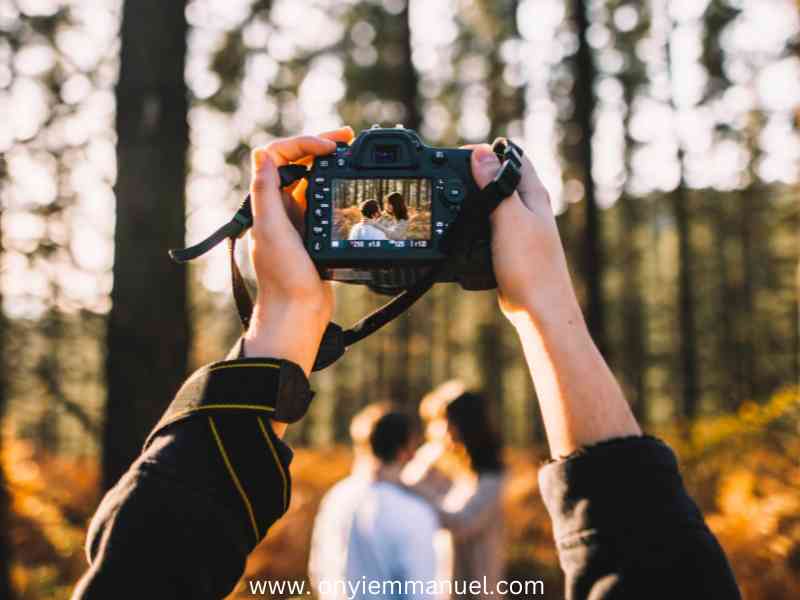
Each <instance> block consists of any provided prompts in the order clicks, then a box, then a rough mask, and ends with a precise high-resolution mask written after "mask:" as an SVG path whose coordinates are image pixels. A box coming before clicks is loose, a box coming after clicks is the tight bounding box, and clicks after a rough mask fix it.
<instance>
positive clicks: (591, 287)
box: [572, 0, 608, 354]
mask: <svg viewBox="0 0 800 600" xmlns="http://www.w3.org/2000/svg"><path fill="white" fill-rule="evenodd" d="M572 10H573V13H574V18H575V26H576V29H577V34H578V52H577V54H576V58H575V121H576V125H577V126H578V129H579V130H580V132H581V136H580V141H579V142H578V148H577V153H578V164H579V168H580V169H581V171H582V179H583V187H584V202H585V205H584V222H583V240H582V248H581V256H580V262H579V264H580V271H581V276H582V279H583V281H584V284H585V286H586V300H585V301H586V307H585V312H586V323H587V324H588V326H589V330H590V331H591V334H592V338H593V339H594V341H595V344H597V347H598V348H599V349H600V351H601V352H602V353H603V354H607V351H608V341H607V339H606V323H605V322H606V319H605V304H604V299H603V277H604V273H605V257H604V253H603V231H602V221H601V215H600V210H599V207H598V206H597V195H596V188H595V184H594V179H593V178H592V165H593V164H594V156H593V151H592V134H593V133H594V112H595V107H596V104H597V101H596V99H595V96H594V83H595V80H596V78H597V69H596V67H595V64H594V59H593V58H592V49H591V47H590V46H589V41H588V39H587V31H588V29H589V26H590V23H589V18H588V15H587V13H586V11H587V6H586V2H585V1H584V0H572Z"/></svg>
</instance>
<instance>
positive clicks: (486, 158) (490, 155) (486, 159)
mask: <svg viewBox="0 0 800 600" xmlns="http://www.w3.org/2000/svg"><path fill="white" fill-rule="evenodd" d="M478 162H479V163H493V162H498V160H497V156H495V154H494V152H486V153H485V154H483V153H482V154H480V155H479V156H478Z"/></svg>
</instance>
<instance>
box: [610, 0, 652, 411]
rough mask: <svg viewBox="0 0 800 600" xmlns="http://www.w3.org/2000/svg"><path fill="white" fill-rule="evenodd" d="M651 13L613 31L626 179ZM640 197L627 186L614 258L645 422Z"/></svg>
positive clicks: (622, 343)
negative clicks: (642, 46) (621, 63)
mask: <svg viewBox="0 0 800 600" xmlns="http://www.w3.org/2000/svg"><path fill="white" fill-rule="evenodd" d="M630 6H632V5H629V4H626V3H624V0H613V1H611V2H609V9H610V10H619V9H620V7H630ZM649 22H650V15H649V12H648V11H647V6H646V5H641V6H640V7H638V12H637V24H636V26H634V27H626V28H625V29H622V28H619V27H617V28H616V29H615V38H616V47H617V49H618V50H619V51H620V52H624V53H625V61H626V65H627V68H626V69H625V70H624V72H622V73H620V75H619V81H620V83H621V84H622V89H623V98H624V101H625V116H624V118H623V127H624V129H625V155H624V158H623V160H624V165H625V171H626V174H627V177H628V178H630V177H631V175H632V171H633V167H632V156H633V153H634V151H635V149H636V141H635V140H634V139H633V137H632V136H631V133H630V124H631V118H632V116H633V114H632V113H633V104H634V101H635V99H636V97H637V95H638V94H639V93H640V91H641V89H642V88H643V87H644V86H645V84H646V80H647V75H646V71H645V65H644V64H643V62H642V60H641V58H640V57H639V56H637V54H636V52H635V49H636V47H637V45H638V43H639V42H640V40H641V39H642V38H643V36H644V35H645V33H646V32H647V30H648V27H649ZM643 204H644V200H643V199H642V198H636V197H634V196H633V195H632V194H631V193H630V191H629V190H628V189H627V188H626V187H624V188H623V190H622V193H621V195H620V198H619V201H618V203H617V206H616V207H615V209H616V211H617V212H618V215H619V218H618V223H617V232H618V235H617V239H618V243H617V246H616V249H615V252H614V253H615V258H616V260H617V261H618V264H619V268H620V269H621V274H622V276H623V279H624V283H623V286H622V290H621V291H620V298H619V303H620V307H619V309H620V310H619V316H620V319H619V330H620V333H621V335H620V340H619V343H618V346H617V347H616V348H615V352H614V354H615V356H616V357H617V359H618V362H619V365H620V374H621V380H622V384H623V386H624V387H625V392H626V395H627V396H628V398H629V400H630V401H631V402H632V404H633V410H634V412H635V413H636V417H637V418H638V419H639V420H640V421H642V420H646V419H647V417H648V407H647V386H646V379H647V364H648V353H649V344H648V339H647V306H646V302H645V298H644V283H643V256H642V255H643V251H642V247H643V245H644V244H643V242H642V240H641V237H642V236H641V232H642V229H643V226H644V223H643V222H644V221H645V216H644V214H643V212H644V211H643V210H642V208H643V207H642V205H643Z"/></svg>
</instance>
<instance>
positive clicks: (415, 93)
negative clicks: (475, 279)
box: [378, 1, 429, 406]
mask: <svg viewBox="0 0 800 600" xmlns="http://www.w3.org/2000/svg"><path fill="white" fill-rule="evenodd" d="M409 17H410V11H409V2H408V1H406V4H405V7H404V8H403V11H402V12H401V13H400V14H399V15H398V16H397V29H398V37H399V39H398V45H399V49H400V56H401V61H400V64H399V69H398V70H399V73H398V76H399V77H398V79H399V80H400V81H401V82H402V83H401V85H400V87H399V89H398V94H397V99H398V100H399V101H400V103H401V104H402V106H403V113H404V114H403V125H405V126H406V127H407V128H408V129H413V130H414V131H418V130H419V126H420V125H421V124H422V118H421V115H420V110H419V78H418V76H417V70H416V68H415V67H414V61H413V60H412V56H411V55H412V47H411V21H410V18H409ZM378 35H379V36H380V32H379V33H378ZM379 39H380V37H379ZM418 308H419V307H418ZM418 318H420V319H421V318H422V317H421V316H419V313H417V314H414V313H410V312H406V313H405V314H403V315H402V316H401V317H400V318H399V319H398V322H397V327H396V329H395V332H394V335H395V338H396V343H395V356H394V357H393V359H394V360H395V361H396V363H395V369H394V370H393V372H392V374H391V379H390V386H389V390H390V393H391V397H392V399H393V400H394V401H395V402H398V403H400V404H408V405H411V406H415V405H416V403H417V402H418V401H419V398H418V396H419V394H420V390H418V389H416V387H415V386H414V385H413V384H412V379H414V380H415V379H416V377H415V375H416V373H413V374H412V372H411V367H412V362H413V363H414V364H415V365H428V364H429V363H428V361H426V360H424V359H423V360H422V362H420V359H422V356H421V355H420V356H417V360H416V361H412V359H411V356H412V339H413V337H414V335H415V333H416V332H415V329H416V328H415V324H417V322H418V321H417V319H418ZM419 322H421V321H419ZM419 333H420V335H422V332H421V331H420V332H419Z"/></svg>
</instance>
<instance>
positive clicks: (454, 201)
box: [169, 125, 522, 371]
mask: <svg viewBox="0 0 800 600" xmlns="http://www.w3.org/2000/svg"><path fill="white" fill-rule="evenodd" d="M492 150H493V151H494V153H495V154H496V155H497V157H498V159H499V160H500V162H501V163H502V164H501V167H500V170H499V171H498V173H497V175H495V178H494V179H493V180H492V181H491V182H490V183H489V184H488V185H486V186H485V187H484V188H483V189H480V190H479V189H478V187H477V185H476V184H475V181H474V180H473V179H472V168H471V162H470V158H471V150H467V149H463V148H431V147H429V146H426V145H425V144H423V143H422V141H421V140H420V139H419V136H418V135H417V134H416V132H414V131H412V130H410V129H406V128H404V127H403V126H402V125H397V126H396V127H395V128H393V129H385V128H382V127H380V126H378V125H373V126H372V128H371V129H368V130H366V131H362V132H361V133H360V134H359V136H358V137H357V138H356V139H355V141H354V142H353V143H352V144H345V143H337V144H336V150H335V151H334V153H333V154H330V155H328V156H320V157H317V158H315V159H314V161H313V163H312V164H311V167H310V169H307V168H306V166H305V164H303V163H298V164H289V165H284V166H282V167H279V168H278V176H279V177H280V186H281V187H282V188H286V187H288V186H291V185H292V184H294V183H296V182H297V181H300V180H301V179H305V180H306V181H307V182H308V186H307V188H306V204H307V206H306V212H305V233H304V243H305V247H306V250H307V251H308V253H309V255H310V256H311V259H312V260H313V262H314V264H315V265H316V267H317V269H318V270H319V272H320V275H321V276H322V277H323V278H325V279H332V280H334V281H342V282H346V283H355V284H361V285H366V286H367V287H369V288H370V289H372V290H373V291H376V292H378V293H382V294H391V295H393V296H394V298H392V300H391V301H390V302H388V303H387V304H385V305H384V306H382V307H380V308H379V309H377V310H376V311H374V312H373V313H371V314H369V315H367V316H366V317H364V318H363V319H361V320H360V321H359V322H357V323H356V324H355V325H353V326H352V327H351V328H349V329H347V330H346V331H345V330H344V329H342V328H341V327H340V326H339V325H337V324H335V323H329V324H328V328H327V329H326V331H325V335H324V336H323V339H322V342H321V344H320V348H319V352H318V354H317V358H316V360H315V361H314V367H313V369H314V370H315V371H318V370H320V369H324V368H325V367H327V366H329V365H331V364H333V363H334V362H336V360H338V359H339V358H340V357H341V356H342V355H343V354H344V352H345V350H346V349H347V348H348V347H349V346H351V345H353V344H354V343H356V342H358V341H359V340H362V339H364V338H365V337H367V336H368V335H370V334H372V333H374V332H375V331H377V330H378V329H380V328H381V327H383V326H384V325H385V324H386V323H388V322H390V321H391V320H392V319H394V318H396V317H397V316H399V315H400V314H402V313H403V312H404V311H406V310H407V309H408V308H409V307H410V306H411V305H412V304H414V302H416V301H417V300H418V299H419V298H420V297H422V295H423V294H425V293H426V292H427V291H428V290H429V289H430V288H431V286H432V285H433V284H435V283H442V282H457V283H458V284H459V285H461V287H462V288H464V289H465V290H488V289H493V288H495V287H497V282H496V281H495V278H494V272H493V271H492V255H491V231H490V227H489V215H490V214H491V213H492V211H493V210H494V209H495V208H497V206H498V205H499V204H500V202H502V201H503V199H505V198H507V197H509V196H511V194H513V193H514V190H515V189H516V188H517V185H518V184H519V181H520V178H521V173H522V149H521V148H520V147H519V146H517V145H516V144H514V143H513V142H511V141H510V140H507V139H505V138H498V139H497V140H495V142H494V144H493V145H492ZM252 225H253V212H252V209H251V204H250V196H247V198H245V199H244V201H243V202H242V205H241V206H240V207H239V210H237V211H236V214H235V215H234V216H233V218H232V219H231V220H230V221H229V222H228V223H226V224H224V225H223V226H222V227H220V228H219V229H217V230H216V231H215V232H214V233H212V234H211V235H210V236H208V237H207V238H206V239H204V240H203V241H201V242H199V243H197V244H195V245H193V246H190V247H188V248H181V249H173V250H170V251H169V254H170V256H171V257H172V259H173V260H174V261H176V262H179V263H183V262H186V261H190V260H193V259H195V258H198V257H199V256H202V255H203V254H205V253H206V252H208V251H209V250H211V249H212V248H214V247H215V246H217V244H219V243H221V242H222V241H224V240H227V241H228V252H229V255H230V259H231V285H232V289H233V297H234V300H235V301H236V308H237V310H238V312H239V318H240V319H241V321H242V326H243V327H244V328H245V330H246V329H247V327H248V325H249V323H250V318H251V316H252V313H253V303H252V299H251V297H250V293H249V292H248V291H247V285H246V284H245V281H244V278H243V277H242V274H241V272H240V271H239V267H238V266H237V264H236V240H237V239H238V238H239V237H241V236H242V235H244V233H245V231H247V229H248V228H250V227H251V226H252Z"/></svg>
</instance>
